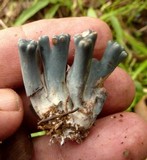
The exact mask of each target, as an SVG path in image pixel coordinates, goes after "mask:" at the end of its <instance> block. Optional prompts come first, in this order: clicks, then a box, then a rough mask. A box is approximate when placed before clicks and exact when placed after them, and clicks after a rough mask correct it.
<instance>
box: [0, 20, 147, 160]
mask: <svg viewBox="0 0 147 160" xmlns="http://www.w3.org/2000/svg"><path fill="white" fill-rule="evenodd" d="M87 29H91V30H94V31H96V32H97V33H98V39H97V42H96V45H95V50H94V56H95V57H96V58H100V57H101V56H102V53H103V51H104V49H105V47H106V44H107V41H108V40H110V39H111V32H110V30H109V28H108V26H107V25H106V24H105V23H104V22H102V21H100V20H98V19H92V18H66V19H56V20H42V21H37V22H34V23H31V24H27V25H24V26H22V27H16V28H9V29H6V30H2V31H0V37H1V39H0V41H1V43H0V50H1V54H0V62H1V64H0V87H1V89H0V140H4V139H6V138H7V137H9V136H10V135H12V134H13V133H14V132H15V131H16V129H17V128H18V127H19V125H20V124H21V122H22V119H23V111H24V122H25V123H26V125H27V128H31V127H32V128H35V124H36V123H37V121H36V117H35V116H34V114H33V113H32V111H31V109H30V107H29V106H30V102H29V100H28V99H27V98H26V96H25V93H24V90H23V82H22V77H21V71H20V64H19V58H18V48H17V43H18V39H19V38H25V39H35V40H37V39H38V37H40V36H41V35H48V36H49V37H52V36H53V35H56V34H60V33H63V32H64V33H70V34H71V35H72V36H73V35H74V34H77V33H81V32H83V31H85V30H87ZM73 52H74V46H73V41H72V40H71V46H70V54H69V59H68V62H69V63H70V64H71V63H72V60H73ZM6 88H12V89H13V90H16V91H17V92H18V93H19V95H18V94H17V93H16V92H14V91H13V90H10V89H6ZM105 88H106V89H107V92H108V98H107V100H106V103H105V105H104V108H103V111H102V113H101V118H100V119H98V120H97V122H96V124H95V126H94V127H92V128H91V131H90V134H89V136H88V137H87V138H86V139H85V141H84V142H82V143H81V144H76V143H75V142H67V143H66V144H65V145H64V146H59V145H58V144H53V145H51V146H49V145H48V143H49V137H47V136H44V137H39V138H34V139H33V148H34V155H33V158H32V159H33V160H40V159H43V160H47V159H51V160H57V159H64V160H66V159H71V160H78V159H84V160H96V159H101V160H107V159H113V160H115V159H116V160H123V159H133V160H140V159H143V158H145V157H146V156H147V154H146V149H147V141H146V140H145V139H146V134H147V124H146V123H145V122H144V121H143V120H142V119H141V118H140V117H138V116H137V115H136V114H135V113H127V112H121V111H123V110H125V109H126V108H127V107H128V106H129V104H130V103H131V101H132V99H133V97H134V93H135V91H134V85H133V82H132V80H131V79H130V77H129V76H128V74H127V73H126V72H124V71H123V70H122V69H120V68H116V69H115V71H114V72H113V73H112V74H111V75H110V77H109V78H108V79H107V80H106V81H105ZM20 97H21V98H20ZM22 101H23V103H22ZM11 110H13V111H11ZM14 110H15V111H14ZM118 112H119V113H118ZM114 113H115V114H114ZM115 146H116V147H115ZM22 150H23V148H22ZM116 153H117V154H116ZM12 154H13V153H12Z"/></svg>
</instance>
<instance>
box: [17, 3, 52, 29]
mask: <svg viewBox="0 0 147 160" xmlns="http://www.w3.org/2000/svg"><path fill="white" fill-rule="evenodd" d="M50 2H51V1H50V0H43V1H40V0H39V1H37V2H36V3H35V4H33V5H32V6H31V7H30V8H28V9H26V10H24V11H23V12H22V14H21V15H20V16H19V17H18V18H17V19H16V21H15V23H14V26H18V25H22V24H23V23H24V22H26V20H28V19H29V18H31V17H32V16H33V15H34V14H35V13H37V12H38V11H39V10H41V9H42V8H44V7H46V6H47V5H48V4H49V3H50Z"/></svg>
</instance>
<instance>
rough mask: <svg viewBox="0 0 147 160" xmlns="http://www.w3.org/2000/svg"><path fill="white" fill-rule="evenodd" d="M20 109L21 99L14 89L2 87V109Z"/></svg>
mask: <svg viewBox="0 0 147 160" xmlns="http://www.w3.org/2000/svg"><path fill="white" fill-rule="evenodd" d="M18 110H20V99H19V96H18V95H17V94H16V92H15V91H13V90H12V89H0V111H18Z"/></svg>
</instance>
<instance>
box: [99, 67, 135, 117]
mask: <svg viewBox="0 0 147 160" xmlns="http://www.w3.org/2000/svg"><path fill="white" fill-rule="evenodd" d="M104 87H105V88H106V90H107V94H108V96H107V99H106V102H105V105H104V108H103V110H102V113H101V115H103V116H104V115H109V114H112V113H117V112H121V111H124V110H126V109H127V108H128V107H129V106H130V104H131V103H132V101H133V99H134V96H135V85H134V82H133V80H132V79H131V77H130V76H129V75H128V73H127V72H126V71H124V70H123V69H121V68H119V67H117V68H116V69H115V70H114V72H113V73H112V74H111V75H110V76H109V77H108V79H107V80H106V81H105V83H104Z"/></svg>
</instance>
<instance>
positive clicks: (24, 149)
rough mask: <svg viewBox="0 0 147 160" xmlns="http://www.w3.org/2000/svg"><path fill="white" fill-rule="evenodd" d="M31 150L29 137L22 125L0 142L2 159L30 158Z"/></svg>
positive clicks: (21, 159)
mask: <svg viewBox="0 0 147 160" xmlns="http://www.w3.org/2000/svg"><path fill="white" fill-rule="evenodd" d="M32 152H33V145H32V142H31V139H30V137H29V135H28V133H27V131H26V130H25V129H24V127H22V126H21V127H20V128H19V129H18V130H17V131H16V132H15V134H13V135H12V136H10V137H9V138H7V139H6V140H5V141H3V143H2V159H5V160H31V159H32V158H31V157H32Z"/></svg>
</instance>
